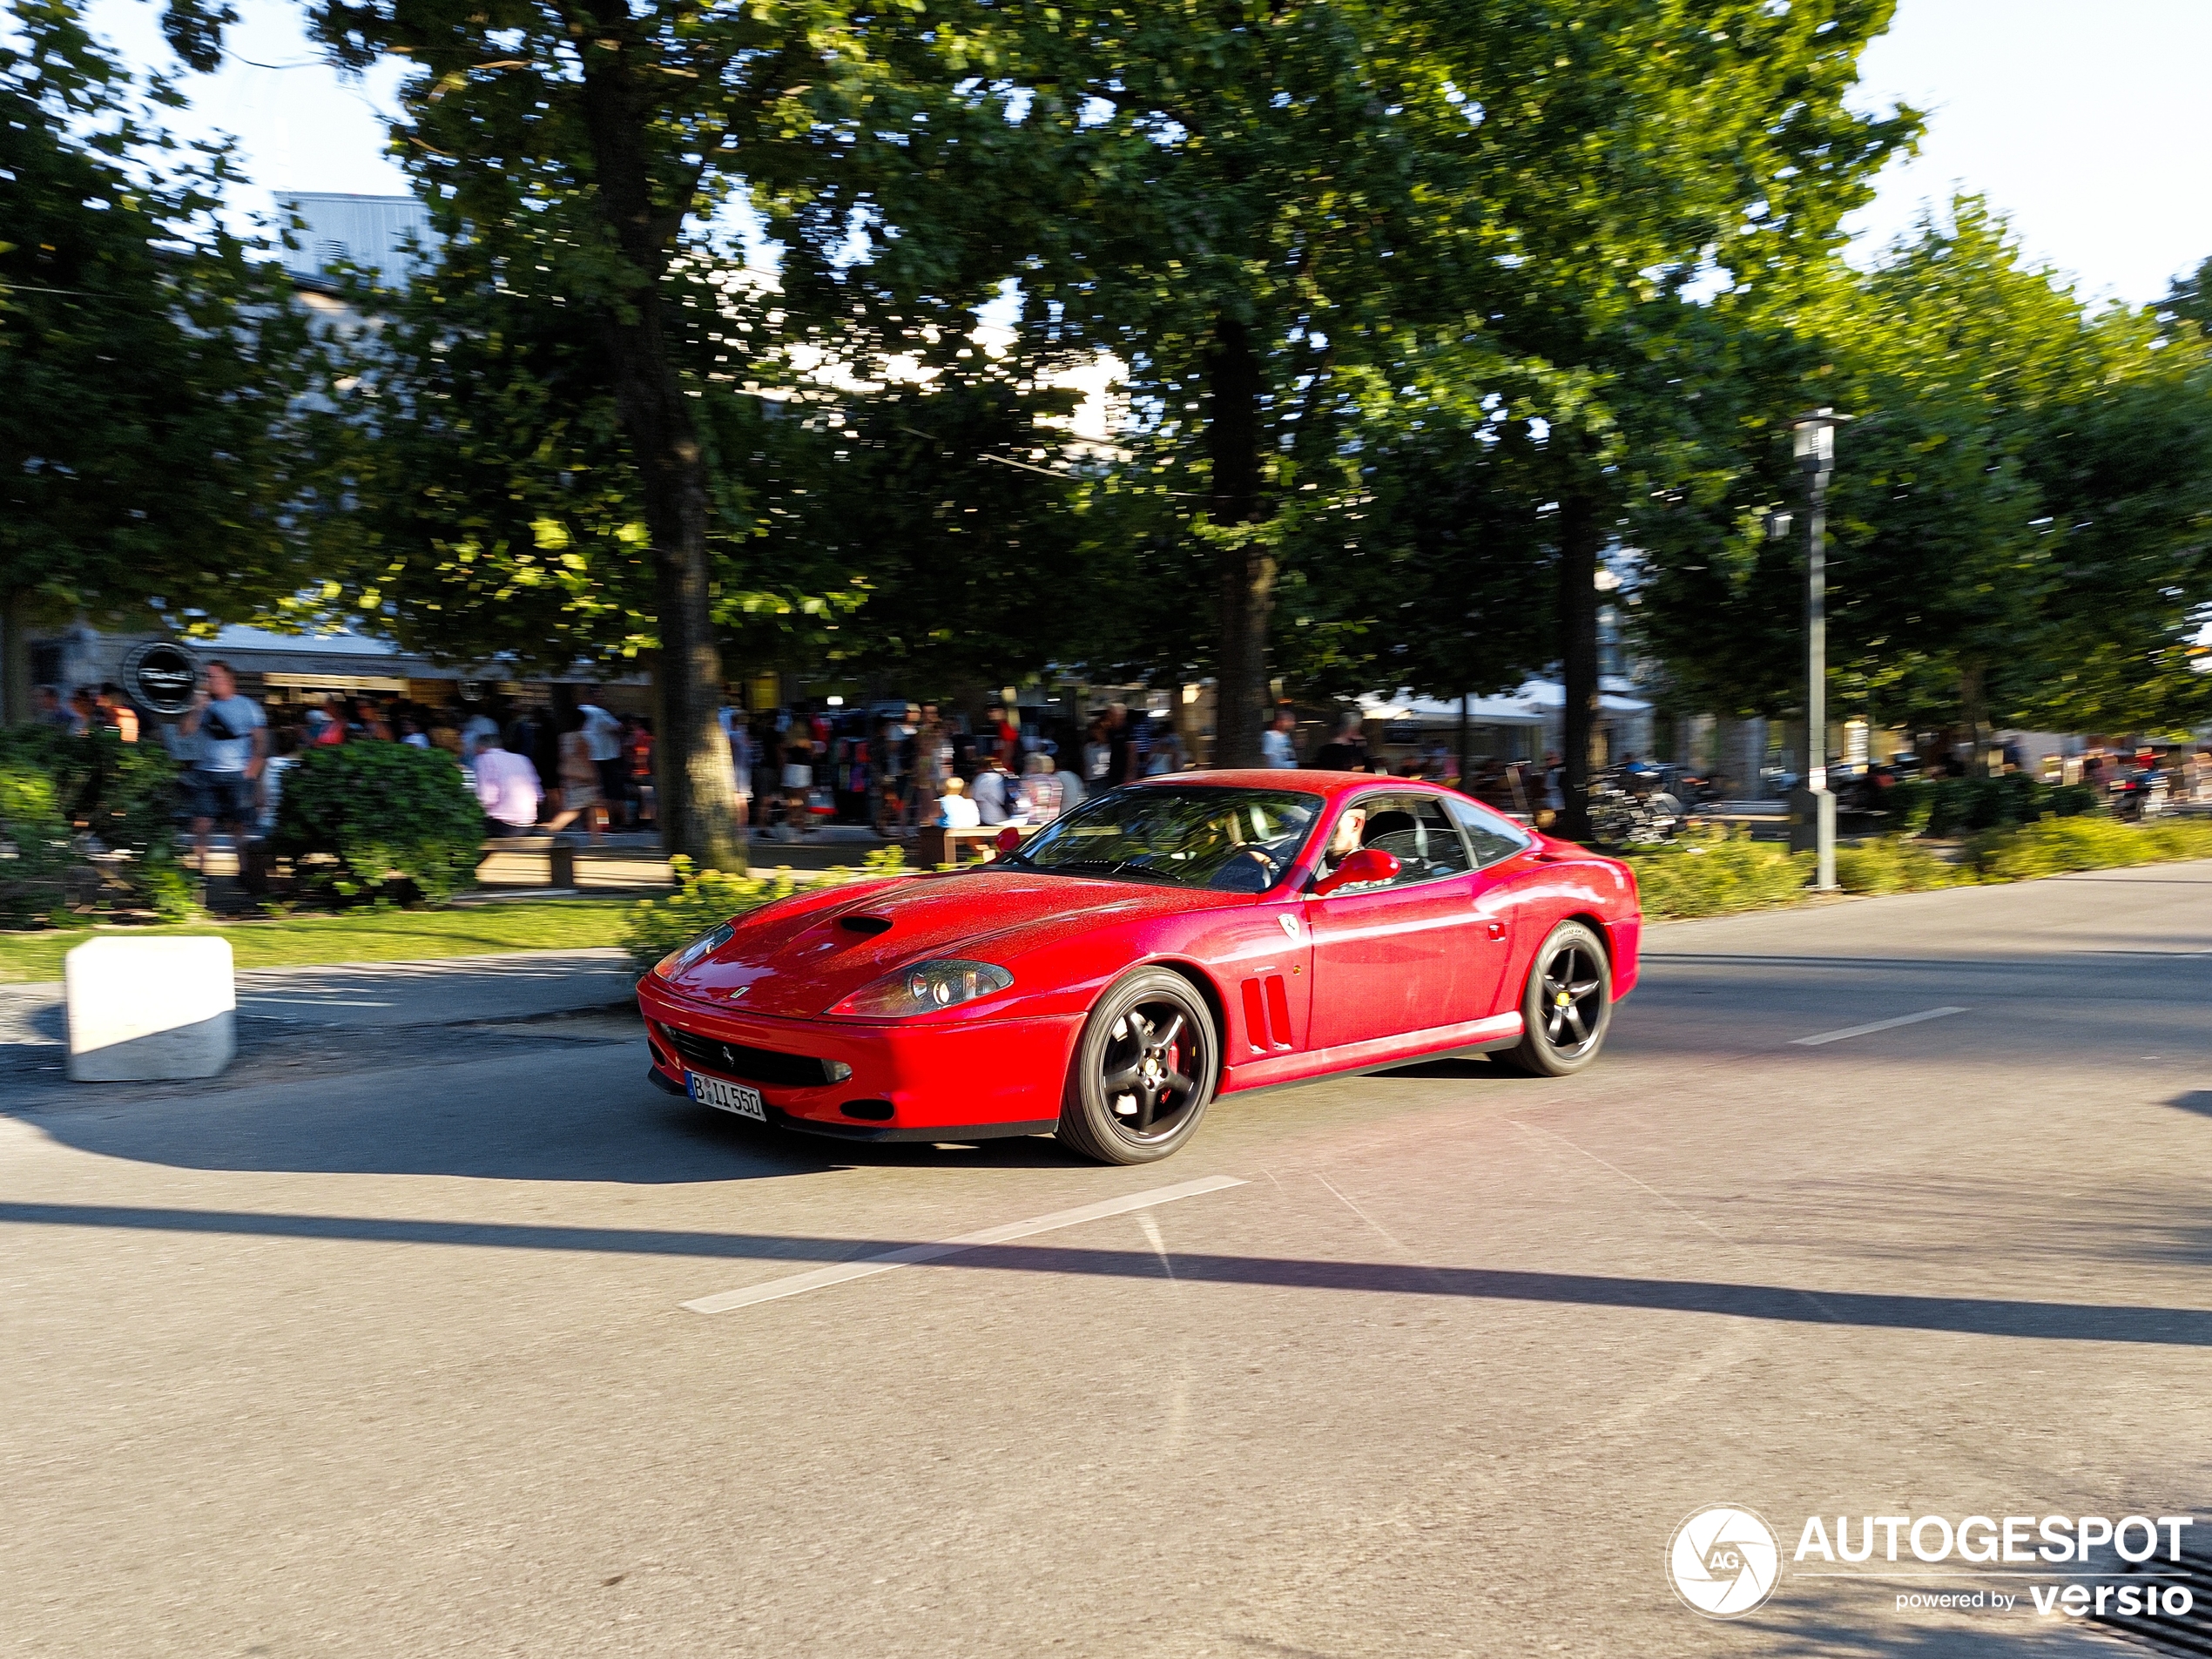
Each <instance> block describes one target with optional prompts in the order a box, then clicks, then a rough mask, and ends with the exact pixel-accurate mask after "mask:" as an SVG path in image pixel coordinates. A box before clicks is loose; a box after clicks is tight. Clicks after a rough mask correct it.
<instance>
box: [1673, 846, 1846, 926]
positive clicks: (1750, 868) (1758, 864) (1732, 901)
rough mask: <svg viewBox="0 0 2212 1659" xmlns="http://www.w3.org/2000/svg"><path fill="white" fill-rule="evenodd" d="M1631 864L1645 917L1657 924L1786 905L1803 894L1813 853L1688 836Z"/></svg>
mask: <svg viewBox="0 0 2212 1659" xmlns="http://www.w3.org/2000/svg"><path fill="white" fill-rule="evenodd" d="M1629 867H1631V868H1632V869H1634V870H1635V873H1636V885H1637V887H1638V889H1639V891H1640V892H1641V893H1642V897H1643V913H1644V914H1645V915H1647V916H1649V917H1650V918H1651V919H1652V920H1653V921H1670V920H1674V919H1677V918H1682V917H1688V916H1725V915H1729V914H1732V913H1734V912H1736V911H1739V910H1756V909H1757V908H1759V907H1762V906H1764V905H1777V904H1787V903H1789V902H1790V901H1791V900H1794V899H1796V898H1797V897H1798V896H1799V895H1800V894H1803V893H1804V886H1805V882H1806V880H1807V879H1808V878H1809V877H1810V875H1811V870H1812V856H1811V853H1791V852H1789V851H1787V850H1786V849H1784V848H1783V847H1779V846H1774V845H1772V844H1770V843H1767V842H1761V841H1754V840H1751V839H1750V837H1749V836H1747V835H1729V834H1727V833H1710V834H1698V835H1687V836H1684V837H1683V839H1682V840H1679V841H1676V842H1675V843H1674V844H1673V845H1671V846H1662V847H1655V848H1654V849H1652V850H1651V851H1650V852H1649V853H1635V855H1634V856H1633V857H1631V858H1630V859H1629Z"/></svg>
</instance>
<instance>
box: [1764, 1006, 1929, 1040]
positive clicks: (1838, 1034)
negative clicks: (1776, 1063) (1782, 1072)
mask: <svg viewBox="0 0 2212 1659" xmlns="http://www.w3.org/2000/svg"><path fill="white" fill-rule="evenodd" d="M1965 1012H1966V1009H1964V1008H1923V1009H1922V1010H1921V1011H1920V1012H1919V1013H1918V1014H1900V1015H1898V1016H1897V1018H1895V1019H1894V1020H1876V1021H1875V1022H1873V1023H1872V1024H1871V1025H1847V1026H1845V1027H1844V1028H1843V1029H1842V1030H1840V1031H1823V1032H1822V1033H1821V1034H1820V1035H1818V1036H1817V1037H1799V1038H1797V1047H1798V1048H1800V1049H1817V1048H1818V1047H1819V1046H1820V1045H1821V1044H1822V1043H1824V1042H1842V1041H1843V1040H1844V1038H1845V1037H1863V1036H1865V1035H1868V1034H1869V1033H1871V1032H1875V1031H1889V1030H1893V1029H1894V1028H1897V1027H1898V1026H1900V1025H1918V1024H1919V1023H1920V1022H1921V1021H1923V1020H1940V1019H1942V1018H1944V1017H1945V1016H1946V1015H1952V1014H1964V1013H1965Z"/></svg>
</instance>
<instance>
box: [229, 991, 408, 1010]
mask: <svg viewBox="0 0 2212 1659" xmlns="http://www.w3.org/2000/svg"><path fill="white" fill-rule="evenodd" d="M238 1000H239V1001H241V1002H281V1003H282V1004H284V1006H285V1007H287V1008H397V1007H398V1006H399V1004H398V1003H396V1002H341V1001H336V1000H334V999H333V998H330V997H327V996H258V995H254V994H253V992H251V991H248V992H247V993H246V995H244V996H241V997H239V999H238Z"/></svg>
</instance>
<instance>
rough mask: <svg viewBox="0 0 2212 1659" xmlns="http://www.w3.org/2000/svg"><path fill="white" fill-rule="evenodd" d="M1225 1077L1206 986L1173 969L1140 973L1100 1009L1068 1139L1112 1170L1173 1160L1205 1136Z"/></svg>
mask: <svg viewBox="0 0 2212 1659" xmlns="http://www.w3.org/2000/svg"><path fill="white" fill-rule="evenodd" d="M1220 1073H1221V1043H1220V1038H1219V1035H1218V1034H1217V1032H1216V1031H1215V1029H1214V1022H1213V1015H1212V1013H1211V1011H1210V1010H1209V1009H1208V1008H1207V1007H1206V1003H1205V999H1204V997H1202V996H1200V995H1198V990H1197V987H1196V986H1194V985H1193V984H1191V982H1190V981H1189V980H1187V979H1185V978H1184V977H1183V975H1182V974H1177V973H1174V972H1171V971H1170V970H1169V969H1166V968H1140V969H1138V970H1137V971H1136V973H1134V974H1129V975H1127V976H1126V977H1124V978H1123V979H1121V980H1119V981H1116V983H1115V984H1113V985H1111V986H1109V987H1108V988H1107V990H1106V994H1105V995H1103V996H1101V997H1100V998H1099V999H1098V1002H1097V1005H1096V1007H1095V1008H1092V1009H1091V1012H1090V1019H1089V1022H1088V1023H1087V1024H1085V1026H1084V1027H1083V1034H1082V1040H1081V1041H1080V1042H1077V1043H1076V1062H1075V1069H1074V1071H1073V1074H1072V1075H1071V1076H1069V1080H1068V1095H1067V1101H1066V1103H1065V1105H1064V1106H1063V1107H1062V1109H1061V1113H1060V1130H1059V1136H1060V1140H1061V1141H1062V1143H1063V1144H1065V1145H1067V1146H1069V1148H1071V1149H1072V1150H1075V1151H1077V1152H1080V1153H1082V1155H1083V1156H1084V1157H1089V1158H1096V1159H1097V1160H1098V1161H1099V1162H1100V1163H1151V1162H1152V1161H1153V1160H1154V1159H1156V1158H1163V1157H1167V1156H1168V1154H1169V1153H1170V1152H1172V1151H1174V1150H1176V1149H1177V1147H1179V1146H1181V1145H1182V1144H1183V1143H1184V1142H1185V1141H1187V1140H1189V1139H1190V1136H1192V1135H1193V1134H1194V1133H1196V1132H1197V1127H1198V1120H1199V1119H1200V1118H1202V1117H1204V1116H1205V1111H1206V1107H1207V1105H1208V1103H1210V1102H1211V1100H1212V1099H1213V1091H1214V1087H1215V1084H1216V1083H1217V1082H1218V1081H1219V1078H1220Z"/></svg>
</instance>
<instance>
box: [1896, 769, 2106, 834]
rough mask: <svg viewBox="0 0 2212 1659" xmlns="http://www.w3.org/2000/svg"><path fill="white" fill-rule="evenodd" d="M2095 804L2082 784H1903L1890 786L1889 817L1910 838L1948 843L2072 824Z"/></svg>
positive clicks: (2014, 777) (2010, 780)
mask: <svg viewBox="0 0 2212 1659" xmlns="http://www.w3.org/2000/svg"><path fill="white" fill-rule="evenodd" d="M2100 805H2101V802H2100V801H2099V800H2098V799H2097V792H2096V791H2095V790H2094V788H2092V787H2091V786H2088V785H2087V784H2047V783H2045V782H2043V781H2042V780H2041V779H2036V778H2029V777H2027V776H2025V775H2023V774H2021V773H2018V772H2014V773H2012V774H2010V775H2008V776H2006V777H2003V778H1907V779H1901V780H1900V781H1899V782H1898V783H1897V784H1896V785H1895V786H1893V787H1892V791H1891V794H1890V814H1891V817H1892V821H1894V822H1895V823H1896V825H1897V826H1898V828H1900V829H1903V830H1906V831H1909V832H1910V833H1912V834H1915V835H1934V836H1939V837H1946V838H1947V837H1950V836H1954V835H1966V834H1971V833H1974V832H1975V831H1978V830H1987V829H1999V828H2010V827H2012V826H2015V825H2020V824H2032V823H2033V822H2034V821H2035V820H2036V819H2039V818H2074V817H2078V816H2080V814H2081V813H2092V812H2094V811H2096V810H2097V808H2098V807H2099V806H2100Z"/></svg>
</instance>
